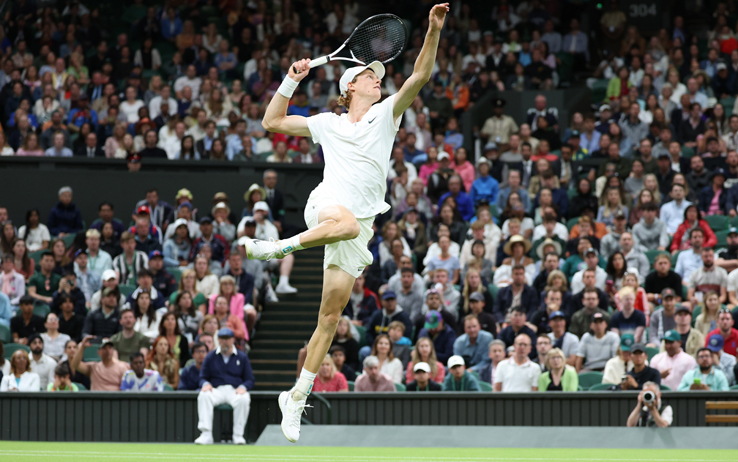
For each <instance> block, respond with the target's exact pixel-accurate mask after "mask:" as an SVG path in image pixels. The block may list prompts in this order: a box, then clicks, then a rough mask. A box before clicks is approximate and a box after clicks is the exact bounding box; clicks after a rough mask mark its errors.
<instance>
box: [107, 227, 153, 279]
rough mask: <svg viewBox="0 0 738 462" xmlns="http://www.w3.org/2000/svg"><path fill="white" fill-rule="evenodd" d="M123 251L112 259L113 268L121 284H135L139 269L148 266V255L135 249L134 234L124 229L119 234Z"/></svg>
mask: <svg viewBox="0 0 738 462" xmlns="http://www.w3.org/2000/svg"><path fill="white" fill-rule="evenodd" d="M120 246H121V247H122V248H123V253H121V254H120V255H118V256H117V257H115V259H113V263H112V265H113V270H114V271H115V272H116V275H117V278H118V280H119V281H121V283H122V284H128V285H131V284H135V283H136V281H137V279H138V274H139V272H141V270H145V269H148V268H149V257H148V255H147V254H146V253H145V252H142V251H140V250H136V236H135V235H134V234H132V233H130V232H128V231H124V232H123V233H122V234H121V236H120Z"/></svg>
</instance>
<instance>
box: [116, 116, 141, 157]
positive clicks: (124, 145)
mask: <svg viewBox="0 0 738 462" xmlns="http://www.w3.org/2000/svg"><path fill="white" fill-rule="evenodd" d="M122 124H123V125H125V122H122ZM135 152H136V142H135V141H134V139H133V135H131V134H130V133H125V134H124V135H123V137H122V138H121V141H120V144H119V145H118V149H116V150H115V153H114V154H113V158H115V159H126V158H128V156H129V155H130V154H134V153H135Z"/></svg>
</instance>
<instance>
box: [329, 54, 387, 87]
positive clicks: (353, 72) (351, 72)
mask: <svg viewBox="0 0 738 462" xmlns="http://www.w3.org/2000/svg"><path fill="white" fill-rule="evenodd" d="M367 69H371V70H372V71H373V72H374V73H375V74H376V75H377V77H378V78H380V79H381V78H383V77H384V64H382V63H380V62H379V61H373V62H371V63H369V64H368V65H366V66H354V67H349V68H348V69H346V71H344V73H343V75H342V76H341V80H339V82H338V89H339V90H340V91H341V94H342V95H345V94H346V93H347V92H348V84H349V82H351V81H352V80H354V79H355V78H356V76H357V75H359V74H361V73H362V72H364V71H365V70H367Z"/></svg>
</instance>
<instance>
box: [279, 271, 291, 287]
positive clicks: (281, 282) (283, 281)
mask: <svg viewBox="0 0 738 462" xmlns="http://www.w3.org/2000/svg"><path fill="white" fill-rule="evenodd" d="M279 285H280V286H281V285H285V286H288V285H290V277H289V276H285V275H284V274H282V275H280V276H279Z"/></svg>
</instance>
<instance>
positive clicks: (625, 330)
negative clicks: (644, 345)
mask: <svg viewBox="0 0 738 462" xmlns="http://www.w3.org/2000/svg"><path fill="white" fill-rule="evenodd" d="M618 299H619V301H620V303H619V305H618V307H619V308H620V310H619V311H617V312H616V313H615V314H613V315H612V318H611V319H610V330H611V331H612V332H614V333H615V334H616V335H618V336H622V335H623V334H631V335H633V337H634V338H635V341H636V342H640V341H641V337H642V336H643V332H644V331H645V330H646V315H645V314H644V313H643V312H642V311H639V310H636V309H635V301H636V294H635V292H634V291H633V288H631V287H623V288H622V289H620V291H619V292H618Z"/></svg>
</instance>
